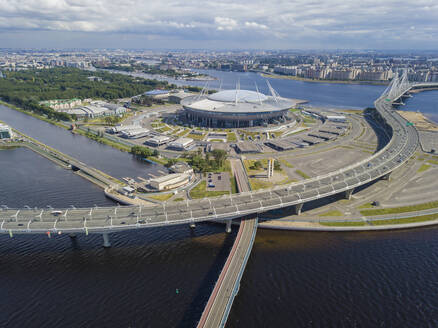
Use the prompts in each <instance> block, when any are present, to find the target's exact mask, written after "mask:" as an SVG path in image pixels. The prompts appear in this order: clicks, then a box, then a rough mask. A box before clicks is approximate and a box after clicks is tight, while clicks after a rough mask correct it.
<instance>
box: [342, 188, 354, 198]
mask: <svg viewBox="0 0 438 328" xmlns="http://www.w3.org/2000/svg"><path fill="white" fill-rule="evenodd" d="M353 191H354V188H353V189H350V190H345V191H344V198H345V199H347V200H350V199H351V195H352V194H353Z"/></svg>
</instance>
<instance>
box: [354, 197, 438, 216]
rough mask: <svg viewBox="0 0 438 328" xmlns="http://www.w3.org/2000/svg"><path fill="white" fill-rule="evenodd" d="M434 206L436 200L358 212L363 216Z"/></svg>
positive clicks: (424, 208)
mask: <svg viewBox="0 0 438 328" xmlns="http://www.w3.org/2000/svg"><path fill="white" fill-rule="evenodd" d="M436 207H438V201H435V202H429V203H423V204H417V205H409V206H401V207H389V208H382V209H374V210H362V211H360V214H362V215H365V216H373V215H384V214H396V213H405V212H415V211H422V210H428V209H431V208H436Z"/></svg>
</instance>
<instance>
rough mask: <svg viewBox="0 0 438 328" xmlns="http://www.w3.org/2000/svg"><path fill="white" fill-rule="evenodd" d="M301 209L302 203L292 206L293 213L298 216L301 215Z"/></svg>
mask: <svg viewBox="0 0 438 328" xmlns="http://www.w3.org/2000/svg"><path fill="white" fill-rule="evenodd" d="M302 208H303V203H301V204H297V205H295V206H294V211H295V214H296V215H300V214H301V209H302Z"/></svg>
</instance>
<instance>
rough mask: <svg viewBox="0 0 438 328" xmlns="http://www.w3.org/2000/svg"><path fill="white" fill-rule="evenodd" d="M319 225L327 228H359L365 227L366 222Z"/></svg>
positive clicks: (323, 223)
mask: <svg viewBox="0 0 438 328" xmlns="http://www.w3.org/2000/svg"><path fill="white" fill-rule="evenodd" d="M319 224H320V225H323V226H327V227H359V226H364V225H365V222H363V221H350V222H348V221H346V222H319Z"/></svg>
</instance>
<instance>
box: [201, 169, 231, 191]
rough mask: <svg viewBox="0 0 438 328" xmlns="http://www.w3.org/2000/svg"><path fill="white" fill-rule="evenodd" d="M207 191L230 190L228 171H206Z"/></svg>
mask: <svg viewBox="0 0 438 328" xmlns="http://www.w3.org/2000/svg"><path fill="white" fill-rule="evenodd" d="M206 180H207V191H229V190H231V184H230V174H229V173H228V172H221V173H207V176H206Z"/></svg>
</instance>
